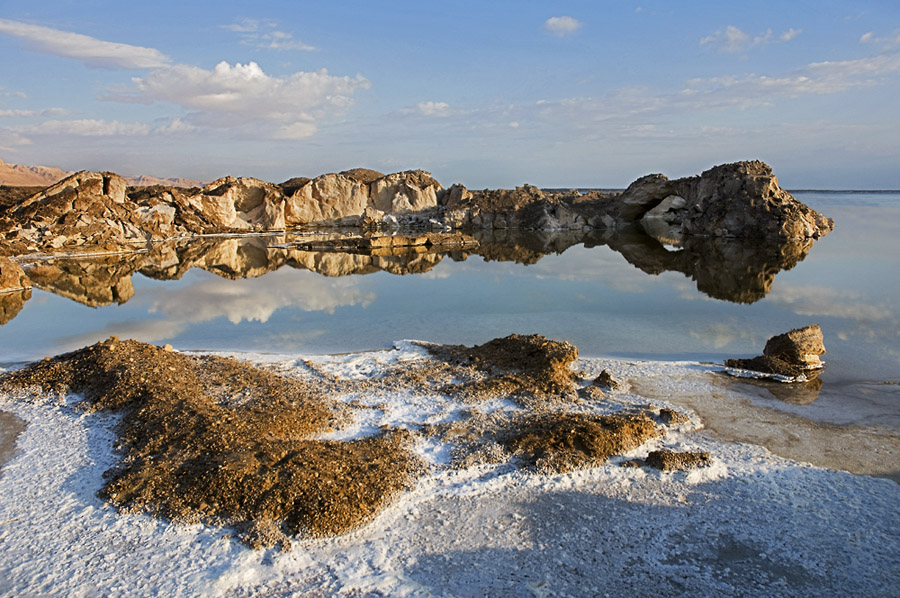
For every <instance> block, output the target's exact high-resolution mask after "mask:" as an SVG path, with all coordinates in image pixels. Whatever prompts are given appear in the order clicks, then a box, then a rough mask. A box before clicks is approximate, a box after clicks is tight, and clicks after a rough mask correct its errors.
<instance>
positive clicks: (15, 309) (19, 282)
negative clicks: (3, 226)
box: [0, 256, 32, 326]
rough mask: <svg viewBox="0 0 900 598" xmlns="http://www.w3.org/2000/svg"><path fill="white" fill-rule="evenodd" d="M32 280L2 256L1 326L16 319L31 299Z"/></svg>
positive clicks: (0, 265)
mask: <svg viewBox="0 0 900 598" xmlns="http://www.w3.org/2000/svg"><path fill="white" fill-rule="evenodd" d="M31 285H32V283H31V280H30V279H29V278H28V276H26V275H25V272H24V271H23V270H22V268H21V267H20V266H19V265H18V264H16V263H15V262H13V261H12V260H10V259H9V258H6V257H3V256H0V326H2V325H4V324H6V323H7V322H9V321H10V320H12V319H13V318H15V317H16V316H17V315H18V314H19V312H20V311H22V307H23V306H24V305H25V302H26V301H27V300H28V299H30V298H31Z"/></svg>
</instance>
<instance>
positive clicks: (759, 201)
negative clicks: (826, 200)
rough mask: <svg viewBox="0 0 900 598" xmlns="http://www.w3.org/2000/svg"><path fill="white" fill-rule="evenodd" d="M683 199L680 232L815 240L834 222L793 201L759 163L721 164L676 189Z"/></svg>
mask: <svg viewBox="0 0 900 598" xmlns="http://www.w3.org/2000/svg"><path fill="white" fill-rule="evenodd" d="M675 186H676V187H677V188H678V190H679V191H680V192H679V193H678V195H681V196H682V197H684V198H685V199H686V200H687V211H686V213H685V215H684V219H683V221H682V231H683V232H684V233H685V234H689V235H709V236H716V237H743V238H770V239H771V238H779V239H807V238H813V239H818V238H819V237H822V236H824V235H826V234H828V233H829V232H830V231H831V230H832V229H833V228H834V221H833V220H831V219H830V218H825V217H824V216H822V215H821V214H819V213H818V212H816V211H815V210H812V209H810V208H809V207H808V206H806V205H805V204H803V203H801V202H799V201H797V200H796V199H794V197H793V196H791V194H790V193H788V192H787V191H785V190H784V189H782V188H781V187H780V186H779V185H778V179H776V178H775V175H774V174H773V173H772V169H771V168H770V167H769V166H768V165H767V164H764V163H762V162H759V161H751V162H737V163H734V164H723V165H721V166H716V167H714V168H711V169H709V170H707V171H706V172H704V173H703V174H701V175H700V177H699V178H695V179H682V180H680V181H677V182H676V185H675Z"/></svg>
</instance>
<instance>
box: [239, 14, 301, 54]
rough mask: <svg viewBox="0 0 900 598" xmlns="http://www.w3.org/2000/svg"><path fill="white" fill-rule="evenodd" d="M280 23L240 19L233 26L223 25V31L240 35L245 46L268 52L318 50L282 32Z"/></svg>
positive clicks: (290, 34)
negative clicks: (279, 26) (279, 27)
mask: <svg viewBox="0 0 900 598" xmlns="http://www.w3.org/2000/svg"><path fill="white" fill-rule="evenodd" d="M277 27H278V23H276V22H275V21H271V20H265V19H264V20H260V19H240V20H238V21H236V22H235V23H232V24H231V25H222V29H226V30H228V31H234V32H235V33H238V34H240V36H241V43H242V44H243V45H245V46H253V47H255V48H263V49H267V50H299V51H302V52H313V51H315V50H316V49H317V48H316V47H315V46H311V45H309V44H305V43H303V42H301V41H300V40H297V39H294V35H293V34H292V33H287V32H285V31H281V30H279V29H278V28H277Z"/></svg>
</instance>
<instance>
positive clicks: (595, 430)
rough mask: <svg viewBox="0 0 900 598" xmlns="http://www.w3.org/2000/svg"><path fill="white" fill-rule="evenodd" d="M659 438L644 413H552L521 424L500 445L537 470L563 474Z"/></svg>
mask: <svg viewBox="0 0 900 598" xmlns="http://www.w3.org/2000/svg"><path fill="white" fill-rule="evenodd" d="M660 434H661V432H660V430H659V428H657V426H656V424H655V423H654V422H653V420H651V419H650V418H649V417H647V415H645V414H643V413H640V414H623V415H584V414H569V413H554V414H544V415H541V416H538V417H534V418H530V419H528V420H526V421H524V422H522V424H521V425H520V426H517V427H516V429H514V430H513V431H512V432H511V433H510V435H509V436H508V437H506V438H502V439H501V441H500V443H501V444H502V445H503V446H504V447H506V449H507V450H509V451H510V452H512V453H513V454H515V455H516V456H518V457H519V458H521V459H523V460H524V461H525V462H526V463H528V464H529V465H533V466H535V467H537V468H538V469H540V470H548V471H558V472H566V471H572V470H575V469H583V468H586V467H594V466H597V465H600V464H602V463H603V462H604V461H606V460H607V459H608V458H609V457H611V456H613V455H621V454H622V453H626V452H628V451H630V450H633V449H635V448H637V447H639V446H640V445H642V444H643V443H644V442H646V441H647V440H649V439H651V438H654V437H656V436H659V435H660Z"/></svg>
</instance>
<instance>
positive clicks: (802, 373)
mask: <svg viewBox="0 0 900 598" xmlns="http://www.w3.org/2000/svg"><path fill="white" fill-rule="evenodd" d="M824 353H825V345H824V342H823V337H822V329H821V328H820V327H819V325H818V324H813V325H811V326H804V327H803V328H795V329H794V330H791V331H790V332H786V333H784V334H779V335H777V336H773V337H772V338H770V339H769V340H768V341H767V342H766V347H765V349H764V350H763V354H762V355H759V356H757V357H753V358H751V359H727V360H725V365H726V366H727V367H729V368H738V369H742V370H750V371H753V372H760V373H763V374H774V375H776V376H781V377H784V378H785V380H784V381H787V382H793V381H801V382H805V381H807V380H809V379H811V378H815V377H816V376H817V375H818V374H817V371H818V370H820V369H821V368H823V367H825V364H824V363H823V362H822V360H821V359H820V358H819V355H822V354H824Z"/></svg>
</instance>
